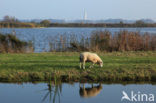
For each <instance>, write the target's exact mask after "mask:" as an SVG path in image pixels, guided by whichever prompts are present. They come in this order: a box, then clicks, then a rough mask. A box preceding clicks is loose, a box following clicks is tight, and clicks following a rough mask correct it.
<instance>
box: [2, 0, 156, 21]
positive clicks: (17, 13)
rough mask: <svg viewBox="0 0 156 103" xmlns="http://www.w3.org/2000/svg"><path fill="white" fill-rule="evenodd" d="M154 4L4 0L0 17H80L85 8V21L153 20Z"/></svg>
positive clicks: (152, 1) (149, 1) (151, 1)
mask: <svg viewBox="0 0 156 103" xmlns="http://www.w3.org/2000/svg"><path fill="white" fill-rule="evenodd" d="M155 4H156V1H155V0H137V1H136V0H131V1H128V0H118V1H114V0H110V1H107V0H96V1H95V0H93V1H90V0H86V1H84V0H79V1H72V0H66V1H61V0H53V1H51V0H44V1H43V0H34V1H31V0H24V1H21V0H14V1H10V0H5V1H2V2H1V4H0V6H1V10H0V19H3V17H4V16H6V15H9V16H13V17H16V18H17V19H20V20H28V19H29V20H32V19H59V20H82V19H83V18H84V11H86V12H87V20H107V19H124V20H140V19H152V20H154V21H156V14H155V12H154V10H155V9H156V5H155Z"/></svg>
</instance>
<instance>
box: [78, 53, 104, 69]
mask: <svg viewBox="0 0 156 103" xmlns="http://www.w3.org/2000/svg"><path fill="white" fill-rule="evenodd" d="M85 62H92V63H93V64H92V65H90V68H92V67H93V66H94V64H98V65H100V67H103V61H102V60H101V58H100V57H99V56H98V55H97V54H95V53H91V52H83V53H81V54H80V69H81V67H82V66H83V67H82V68H83V69H85Z"/></svg>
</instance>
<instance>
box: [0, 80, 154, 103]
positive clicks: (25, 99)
mask: <svg viewBox="0 0 156 103" xmlns="http://www.w3.org/2000/svg"><path fill="white" fill-rule="evenodd" d="M122 91H124V92H125V93H127V95H128V96H129V97H130V96H131V92H132V91H133V93H134V94H136V97H137V96H138V95H140V96H141V94H147V96H148V98H149V94H152V95H154V96H156V85H152V84H128V85H122V84H101V85H100V84H93V87H92V84H88V83H86V84H84V87H83V84H79V83H73V84H68V83H62V84H59V85H52V86H49V85H48V84H47V83H37V84H32V83H22V84H10V83H0V103H132V102H130V101H128V100H123V101H121V98H122V96H123V93H122ZM154 99H155V97H154ZM140 100H141V99H140ZM145 100H146V98H144V102H137V103H155V102H149V101H145Z"/></svg>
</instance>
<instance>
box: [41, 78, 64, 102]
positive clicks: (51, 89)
mask: <svg viewBox="0 0 156 103" xmlns="http://www.w3.org/2000/svg"><path fill="white" fill-rule="evenodd" d="M47 87H48V88H47V89H44V91H47V93H46V94H45V96H44V97H43V99H42V102H45V100H46V99H47V98H48V97H49V102H51V103H55V102H56V99H57V98H58V101H59V103H60V102H61V101H60V96H61V92H62V83H61V82H57V81H56V80H55V81H54V82H51V81H50V82H49V83H47Z"/></svg>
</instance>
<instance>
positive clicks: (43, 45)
mask: <svg viewBox="0 0 156 103" xmlns="http://www.w3.org/2000/svg"><path fill="white" fill-rule="evenodd" d="M97 30H108V31H110V32H111V33H112V34H114V33H115V32H118V31H120V30H128V31H140V32H142V33H144V32H149V33H151V34H156V28H63V27H60V28H57V27H52V28H1V29H0V32H2V33H12V32H13V31H15V32H16V36H17V37H18V38H19V39H20V40H24V41H33V44H34V47H35V51H34V52H46V51H49V50H50V46H49V43H50V42H51V41H53V40H54V39H55V37H56V36H58V35H68V36H70V35H71V34H75V35H77V36H85V37H89V36H90V34H91V33H92V32H93V31H97Z"/></svg>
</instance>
